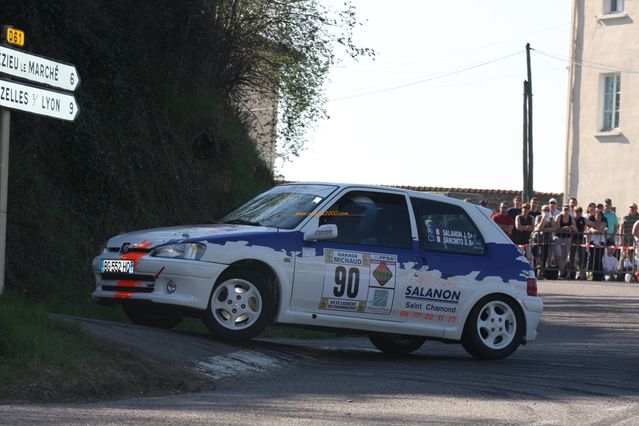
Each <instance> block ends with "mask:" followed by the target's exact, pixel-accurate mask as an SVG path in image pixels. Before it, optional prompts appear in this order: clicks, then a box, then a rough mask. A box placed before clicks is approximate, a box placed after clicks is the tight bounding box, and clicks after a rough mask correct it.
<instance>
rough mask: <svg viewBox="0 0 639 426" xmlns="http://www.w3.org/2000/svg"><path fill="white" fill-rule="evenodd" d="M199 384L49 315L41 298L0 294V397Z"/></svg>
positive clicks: (52, 397) (119, 392) (85, 395)
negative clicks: (39, 301) (33, 300)
mask: <svg viewBox="0 0 639 426" xmlns="http://www.w3.org/2000/svg"><path fill="white" fill-rule="evenodd" d="M203 386H204V382H203V381H202V380H201V379H200V378H199V377H198V376H195V375H193V374H191V373H188V372H185V371H176V370H175V369H167V368H166V367H165V366H162V365H160V364H159V363H155V362H150V361H148V360H144V361H142V360H140V359H139V358H137V357H136V356H135V355H134V354H132V353H130V352H126V351H120V350H114V349H112V348H110V347H109V346H106V345H103V344H100V343H99V342H97V341H95V340H94V339H93V338H91V337H90V336H87V335H86V334H85V333H84V332H83V331H82V330H81V329H80V328H79V327H78V326H76V325H74V324H70V323H68V322H65V321H63V320H56V319H51V318H49V314H48V311H47V309H46V307H45V305H44V304H43V303H34V302H32V301H29V300H27V299H26V298H24V297H23V296H19V295H16V294H11V293H8V294H7V293H5V294H3V295H1V296H0V401H8V400H28V401H91V400H99V399H105V398H113V397H118V396H127V395H139V394H144V393H148V392H156V391H172V392H186V391H192V390H197V389H199V388H201V387H203Z"/></svg>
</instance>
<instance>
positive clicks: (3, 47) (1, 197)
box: [0, 25, 80, 294]
mask: <svg viewBox="0 0 639 426" xmlns="http://www.w3.org/2000/svg"><path fill="white" fill-rule="evenodd" d="M24 40H25V35H24V32H23V31H20V30H18V29H16V28H13V27H11V26H8V25H5V26H4V27H3V31H2V40H0V75H2V74H6V75H8V76H10V77H14V78H18V79H22V80H28V81H30V82H33V83H36V84H45V85H47V86H49V87H50V88H55V89H61V90H66V91H71V92H72V91H74V90H75V89H76V88H77V87H78V85H79V84H80V76H79V75H78V71H77V70H76V69H75V66H73V65H71V64H66V63H64V62H59V61H54V60H53V59H49V58H46V57H44V56H39V55H34V54H32V53H26V52H23V51H21V50H16V49H13V48H11V47H9V46H7V44H8V43H11V44H14V45H16V46H24ZM10 109H14V110H19V111H24V112H29V113H32V114H38V115H44V116H47V117H52V118H57V119H60V120H67V121H73V120H75V119H76V117H77V116H78V113H79V112H80V111H79V109H80V108H79V107H78V104H77V103H76V101H75V98H74V97H73V95H72V94H70V93H64V92H60V91H58V90H50V89H49V88H41V87H37V86H34V85H32V84H26V83H20V82H17V81H14V80H7V79H3V78H0V294H2V291H3V290H4V275H5V274H4V271H5V253H6V242H7V240H6V237H7V198H8V188H9V185H8V183H9V130H10V124H11V112H10V111H9V110H10Z"/></svg>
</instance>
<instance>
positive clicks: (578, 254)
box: [569, 206, 586, 280]
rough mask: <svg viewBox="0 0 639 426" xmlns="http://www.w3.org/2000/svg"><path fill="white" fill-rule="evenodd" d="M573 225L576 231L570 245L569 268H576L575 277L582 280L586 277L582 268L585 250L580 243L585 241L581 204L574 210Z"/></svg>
mask: <svg viewBox="0 0 639 426" xmlns="http://www.w3.org/2000/svg"><path fill="white" fill-rule="evenodd" d="M573 214H574V218H575V226H576V227H577V233H576V234H573V236H572V245H571V246H570V265H569V266H570V269H577V270H578V272H577V274H576V275H575V278H576V279H580V280H583V279H585V278H586V274H585V272H584V269H585V268H586V250H585V248H584V247H582V244H584V242H585V241H586V240H585V238H584V232H585V230H586V218H585V217H584V216H583V209H582V208H581V206H576V207H575V209H574V211H573Z"/></svg>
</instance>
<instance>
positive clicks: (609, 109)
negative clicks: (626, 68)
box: [601, 74, 621, 131]
mask: <svg viewBox="0 0 639 426" xmlns="http://www.w3.org/2000/svg"><path fill="white" fill-rule="evenodd" d="M603 98H604V104H603V126H602V129H601V130H604V131H605V130H612V129H617V128H619V105H620V103H621V76H620V75H619V74H609V75H606V76H605V77H604V96H603Z"/></svg>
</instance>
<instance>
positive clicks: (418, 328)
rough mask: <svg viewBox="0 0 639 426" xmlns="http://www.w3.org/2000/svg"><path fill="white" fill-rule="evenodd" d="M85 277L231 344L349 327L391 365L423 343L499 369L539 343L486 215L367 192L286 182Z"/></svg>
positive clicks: (127, 246)
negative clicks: (461, 351)
mask: <svg viewBox="0 0 639 426" xmlns="http://www.w3.org/2000/svg"><path fill="white" fill-rule="evenodd" d="M93 272H94V274H95V278H96V289H95V292H94V293H93V297H94V298H95V299H97V300H98V301H100V302H103V303H107V304H113V303H121V304H122V306H123V308H124V310H125V312H126V314H127V316H128V317H129V318H130V319H131V321H133V322H134V323H137V324H144V325H152V326H157V327H167V328H169V327H173V326H175V325H177V324H178V323H179V322H180V321H181V319H182V317H184V316H196V317H201V318H203V319H204V322H205V323H206V325H207V326H208V328H209V329H210V330H211V331H212V332H213V333H214V334H215V335H218V336H220V337H223V338H227V339H233V340H240V339H248V338H251V337H254V336H256V335H257V334H259V333H260V332H261V331H262V330H263V329H264V328H265V327H266V326H267V325H268V324H271V323H277V324H291V325H297V326H309V327H317V328H337V329H342V330H345V329H346V330H356V331H360V332H363V333H366V334H368V335H369V336H370V339H371V341H372V342H373V344H374V345H375V346H376V347H377V348H379V349H380V350H382V351H384V352H389V353H396V354H397V353H409V352H412V351H414V350H416V349H418V348H419V347H420V346H421V345H422V344H423V343H424V341H425V340H427V339H431V340H440V341H445V342H461V344H462V345H463V346H464V348H465V349H466V350H467V351H468V352H469V353H470V354H471V355H473V356H474V357H477V358H485V359H498V358H504V357H507V356H509V355H510V354H512V353H513V352H514V351H515V350H516V349H517V347H518V346H519V345H520V344H525V343H526V342H527V341H531V340H534V339H535V337H536V336H537V325H538V324H539V321H540V317H541V313H542V310H543V303H542V301H541V299H540V298H539V297H537V282H536V280H535V276H534V273H533V271H532V269H531V267H530V265H529V263H528V261H527V260H526V258H525V257H524V256H522V255H521V254H520V252H519V251H518V250H517V247H515V246H514V245H513V244H512V243H511V241H510V240H509V239H508V237H507V236H506V235H505V234H504V233H503V232H502V231H501V229H499V227H498V226H497V225H496V224H495V223H494V222H493V221H491V220H490V219H489V211H488V210H486V209H483V208H482V207H479V206H475V205H473V204H469V203H465V202H462V201H458V200H455V199H451V198H448V197H442V196H437V195H433V194H428V193H421V192H415V191H409V190H403V189H395V188H387V187H373V186H366V185H343V184H324V183H308V184H285V185H280V186H276V187H274V188H272V189H271V190H269V191H267V192H265V193H263V194H260V195H258V196H257V197H255V198H254V199H252V200H250V201H248V202H247V203H245V204H244V205H242V206H241V207H239V208H238V209H236V210H235V211H233V212H232V213H230V214H228V215H227V216H226V217H225V218H223V219H222V220H221V221H220V223H218V224H212V225H201V226H185V227H175V228H159V229H150V230H144V231H137V232H131V233H127V234H122V235H118V236H116V237H113V238H111V239H110V240H109V241H108V242H107V245H106V247H105V248H104V251H103V252H102V253H101V254H100V255H99V256H97V257H96V258H95V259H94V261H93Z"/></svg>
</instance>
